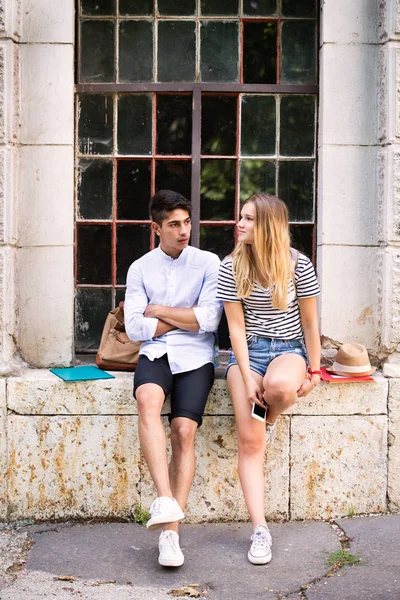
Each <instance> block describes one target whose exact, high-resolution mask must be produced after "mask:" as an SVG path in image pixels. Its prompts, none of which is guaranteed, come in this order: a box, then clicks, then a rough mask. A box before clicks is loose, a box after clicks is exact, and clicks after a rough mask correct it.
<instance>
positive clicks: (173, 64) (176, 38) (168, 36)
mask: <svg viewBox="0 0 400 600" xmlns="http://www.w3.org/2000/svg"><path fill="white" fill-rule="evenodd" d="M195 32H196V24H195V23H194V21H161V22H159V24H158V81H194V79H195V76H196V73H195V68H196V64H195V63H196V58H195V57H196V39H195Z"/></svg>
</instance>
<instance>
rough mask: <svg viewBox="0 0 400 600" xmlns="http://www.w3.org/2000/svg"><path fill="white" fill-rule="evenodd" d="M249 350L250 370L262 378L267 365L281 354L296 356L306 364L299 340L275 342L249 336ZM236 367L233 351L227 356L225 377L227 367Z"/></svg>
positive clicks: (302, 343)
mask: <svg viewBox="0 0 400 600" xmlns="http://www.w3.org/2000/svg"><path fill="white" fill-rule="evenodd" d="M247 345H248V348H249V359H250V369H251V370H252V371H255V372H256V373H259V375H261V376H262V377H264V375H265V373H266V372H267V368H268V365H269V364H270V362H271V361H272V360H274V358H276V357H277V356H281V355H282V354H298V355H299V356H302V357H303V358H304V361H305V363H306V364H307V351H306V346H305V343H304V340H303V339H299V340H277V339H273V338H266V337H261V336H258V335H250V336H249V337H248V338H247ZM232 365H237V360H236V358H235V355H234V353H233V351H232V350H231V354H230V356H229V360H228V365H227V367H226V372H225V376H226V374H227V373H228V369H229V367H231V366H232Z"/></svg>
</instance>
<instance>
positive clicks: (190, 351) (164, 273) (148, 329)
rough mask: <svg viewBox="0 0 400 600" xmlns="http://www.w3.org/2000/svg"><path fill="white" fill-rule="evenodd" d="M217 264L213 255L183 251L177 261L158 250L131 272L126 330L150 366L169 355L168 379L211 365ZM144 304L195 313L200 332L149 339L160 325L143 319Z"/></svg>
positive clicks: (218, 305) (218, 303)
mask: <svg viewBox="0 0 400 600" xmlns="http://www.w3.org/2000/svg"><path fill="white" fill-rule="evenodd" d="M219 265H220V260H219V258H218V256H217V255H216V254H213V253H212V252H207V251H205V250H199V249H198V248H194V247H192V246H187V247H186V248H184V250H182V252H181V254H180V255H179V257H178V258H176V259H174V258H171V257H170V256H168V255H167V254H165V252H163V251H162V250H161V248H160V247H158V248H155V249H154V250H151V252H148V253H147V254H145V255H144V256H142V257H141V258H139V259H138V260H136V261H135V262H134V263H133V264H132V265H131V266H130V268H129V271H128V275H127V282H126V285H127V287H126V296H125V306H124V313H125V329H126V332H127V334H128V336H129V338H130V339H131V340H132V341H142V342H143V343H142V345H141V348H140V354H143V355H145V356H147V358H149V359H150V360H154V359H155V358H160V356H163V355H164V354H168V361H169V365H170V368H171V372H172V373H183V372H185V371H192V370H194V369H198V368H199V367H201V366H203V365H205V364H206V363H208V362H212V363H213V362H214V334H213V332H214V331H215V330H216V329H217V328H218V324H219V321H220V319H221V315H222V302H221V301H219V300H217V299H216V294H217V287H218V271H219ZM148 304H160V305H162V306H171V307H174V308H193V307H194V308H193V310H194V313H195V315H196V319H197V322H198V324H199V331H197V332H191V331H184V330H183V329H174V330H172V331H168V332H167V333H165V334H164V335H162V336H160V337H157V338H155V339H153V336H154V334H155V332H156V329H157V323H158V319H156V318H153V317H145V316H144V311H145V310H146V307H147V305H148Z"/></svg>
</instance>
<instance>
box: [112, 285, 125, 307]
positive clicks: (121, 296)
mask: <svg viewBox="0 0 400 600" xmlns="http://www.w3.org/2000/svg"><path fill="white" fill-rule="evenodd" d="M125 292H126V287H123V288H116V289H115V306H118V305H119V303H120V302H121V300H122V301H123V300H125Z"/></svg>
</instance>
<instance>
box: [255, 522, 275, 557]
mask: <svg viewBox="0 0 400 600" xmlns="http://www.w3.org/2000/svg"><path fill="white" fill-rule="evenodd" d="M251 541H252V542H253V543H252V550H253V551H256V550H263V551H265V553H266V554H267V553H268V552H269V550H270V546H271V534H270V532H269V530H268V529H267V528H266V527H262V528H261V527H258V528H256V530H255V531H254V533H253V535H252V536H251Z"/></svg>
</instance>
